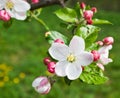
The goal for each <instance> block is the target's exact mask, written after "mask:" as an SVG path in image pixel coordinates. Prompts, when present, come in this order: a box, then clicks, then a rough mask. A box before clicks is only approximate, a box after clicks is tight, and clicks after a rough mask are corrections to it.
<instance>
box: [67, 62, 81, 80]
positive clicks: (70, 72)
mask: <svg viewBox="0 0 120 98" xmlns="http://www.w3.org/2000/svg"><path fill="white" fill-rule="evenodd" d="M81 73H82V67H81V66H78V65H76V64H75V63H71V64H69V65H68V66H67V68H66V74H67V77H68V79H69V80H75V79H77V78H79V76H80V74H81Z"/></svg>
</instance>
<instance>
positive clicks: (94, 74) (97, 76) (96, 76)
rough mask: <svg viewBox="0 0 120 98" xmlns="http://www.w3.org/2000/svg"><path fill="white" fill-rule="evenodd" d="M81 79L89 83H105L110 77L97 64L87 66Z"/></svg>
mask: <svg viewBox="0 0 120 98" xmlns="http://www.w3.org/2000/svg"><path fill="white" fill-rule="evenodd" d="M80 80H82V81H83V82H84V83H87V84H94V85H98V84H103V83H105V82H106V81H107V80H108V78H107V77H105V76H104V75H103V72H102V71H101V70H100V69H99V68H98V67H97V66H96V65H92V66H89V67H88V66H86V67H85V68H84V71H83V72H82V74H81V75H80Z"/></svg>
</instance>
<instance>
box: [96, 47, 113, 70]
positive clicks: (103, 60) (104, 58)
mask: <svg viewBox="0 0 120 98" xmlns="http://www.w3.org/2000/svg"><path fill="white" fill-rule="evenodd" d="M111 49H112V45H105V46H103V47H101V48H100V49H99V50H98V52H99V53H100V59H99V61H98V63H97V65H98V67H100V68H101V69H102V70H104V66H103V65H107V64H108V63H110V62H112V59H111V58H108V57H109V50H111Z"/></svg>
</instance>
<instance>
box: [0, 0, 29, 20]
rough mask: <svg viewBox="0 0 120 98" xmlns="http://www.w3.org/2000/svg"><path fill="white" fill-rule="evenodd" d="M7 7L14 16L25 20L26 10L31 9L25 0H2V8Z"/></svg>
mask: <svg viewBox="0 0 120 98" xmlns="http://www.w3.org/2000/svg"><path fill="white" fill-rule="evenodd" d="M3 9H5V10H6V12H7V13H8V14H9V15H10V17H12V18H16V19H18V20H25V19H26V17H27V15H26V12H27V11H28V10H29V9H30V4H29V3H27V2H26V1H25V0H0V10H3Z"/></svg>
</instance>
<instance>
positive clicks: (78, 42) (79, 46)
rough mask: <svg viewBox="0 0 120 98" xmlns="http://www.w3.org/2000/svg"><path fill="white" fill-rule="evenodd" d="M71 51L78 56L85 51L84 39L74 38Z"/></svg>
mask: <svg viewBox="0 0 120 98" xmlns="http://www.w3.org/2000/svg"><path fill="white" fill-rule="evenodd" d="M69 47H70V50H71V51H72V52H73V53H74V54H75V55H76V54H79V53H80V52H82V51H83V50H84V49H85V42H84V39H83V38H81V37H78V36H74V37H73V38H72V40H71V42H70V45H69Z"/></svg>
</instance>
